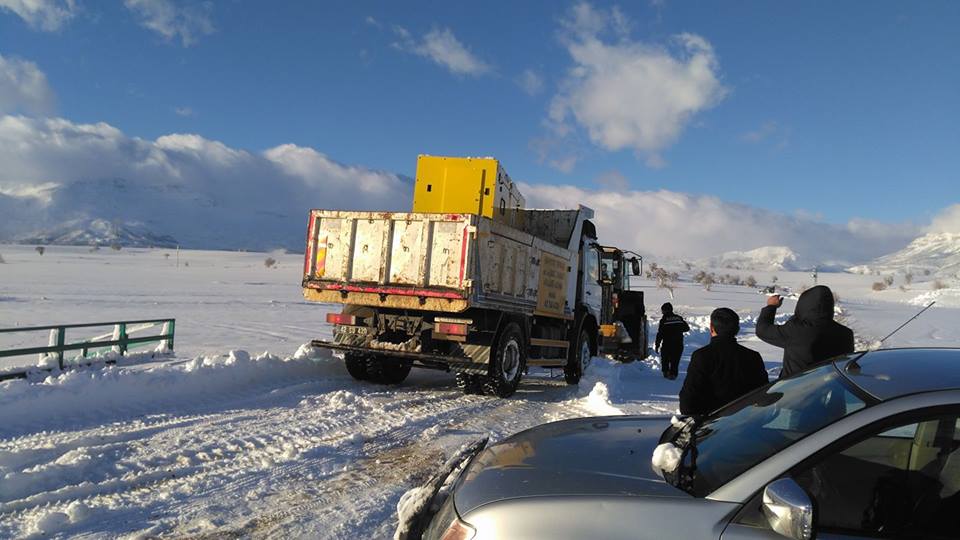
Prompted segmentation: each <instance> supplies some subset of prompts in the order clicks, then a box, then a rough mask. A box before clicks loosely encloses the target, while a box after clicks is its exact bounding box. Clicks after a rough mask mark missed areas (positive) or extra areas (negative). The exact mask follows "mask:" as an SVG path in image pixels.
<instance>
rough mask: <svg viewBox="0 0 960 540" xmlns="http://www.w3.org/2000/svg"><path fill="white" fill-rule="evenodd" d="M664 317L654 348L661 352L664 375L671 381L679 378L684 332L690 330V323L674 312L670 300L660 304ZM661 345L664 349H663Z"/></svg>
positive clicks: (658, 329)
mask: <svg viewBox="0 0 960 540" xmlns="http://www.w3.org/2000/svg"><path fill="white" fill-rule="evenodd" d="M660 312H661V313H663V317H661V318H660V326H658V327H657V340H656V343H655V345H654V349H655V350H656V351H657V352H658V353H660V369H661V371H663V376H664V377H665V378H667V379H670V380H671V381H672V380H673V379H676V378H677V370H678V369H680V355H682V354H683V333H684V332H689V331H690V325H688V324H687V321H685V320H683V317H681V316H679V315H676V314H675V313H674V312H673V304H671V303H670V302H667V303H665V304H664V305H662V306H660ZM661 346H662V349H663V350H661Z"/></svg>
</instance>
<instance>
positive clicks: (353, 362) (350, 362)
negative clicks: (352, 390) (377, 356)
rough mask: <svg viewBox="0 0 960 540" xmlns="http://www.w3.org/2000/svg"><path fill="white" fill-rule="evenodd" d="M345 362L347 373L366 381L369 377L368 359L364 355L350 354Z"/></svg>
mask: <svg viewBox="0 0 960 540" xmlns="http://www.w3.org/2000/svg"><path fill="white" fill-rule="evenodd" d="M343 362H344V363H345V364H346V365H347V373H349V374H350V376H351V377H353V378H354V379H356V380H358V381H365V380H367V379H368V378H369V374H368V373H367V360H366V358H364V357H362V356H356V355H353V354H348V355H347V356H346V358H344V359H343Z"/></svg>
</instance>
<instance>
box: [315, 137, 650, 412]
mask: <svg viewBox="0 0 960 540" xmlns="http://www.w3.org/2000/svg"><path fill="white" fill-rule="evenodd" d="M414 189H415V192H414V197H413V212H348V211H341V210H312V211H311V212H310V219H309V225H308V229H307V247H306V253H305V262H304V272H303V293H304V297H305V298H306V299H307V300H310V301H315V302H324V303H339V304H343V309H342V311H341V312H340V313H329V314H328V315H327V322H329V323H332V324H333V340H332V341H325V340H314V341H313V345H314V346H316V347H322V348H327V349H332V350H333V351H334V354H335V355H336V356H338V357H341V358H342V359H343V360H344V361H345V363H346V367H347V370H348V371H349V372H350V374H351V375H352V376H353V377H354V378H356V379H360V380H370V381H372V382H379V383H388V384H390V383H399V382H401V381H403V380H404V379H405V378H406V376H407V375H408V374H409V372H410V370H411V368H412V367H414V366H416V367H422V368H431V369H440V370H444V371H450V372H454V373H455V374H456V381H457V385H458V386H459V387H460V388H462V389H463V391H464V392H466V393H477V394H479V393H487V394H491V395H496V396H500V397H507V396H510V395H511V394H513V392H514V391H515V390H516V389H517V385H518V384H519V382H520V378H521V377H522V375H523V374H524V373H525V372H526V370H527V368H528V367H530V366H541V367H549V368H562V369H563V373H564V376H565V379H566V381H567V382H568V383H569V384H576V383H578V382H579V380H580V377H581V376H582V375H583V373H584V370H585V369H586V367H587V365H588V364H589V362H590V359H591V357H592V356H594V355H596V354H600V353H607V354H610V355H613V356H616V357H617V358H619V359H621V360H632V359H634V358H643V357H646V355H647V320H646V314H645V310H644V305H643V293H642V292H641V291H631V290H630V285H629V275H630V274H633V275H639V273H640V260H639V257H638V256H635V255H634V256H632V257H631V256H630V255H633V254H631V253H630V252H624V251H621V250H619V249H617V248H612V247H604V246H600V245H599V244H598V243H597V233H596V228H595V226H594V224H593V223H592V221H590V220H591V219H592V218H593V210H591V209H589V208H586V207H584V206H580V207H579V208H578V209H576V210H531V209H527V208H525V201H524V198H523V196H522V195H521V194H520V191H519V189H518V188H517V186H516V184H514V183H513V182H512V181H511V180H510V177H509V176H508V175H507V174H506V172H505V171H504V170H503V168H502V167H501V165H500V163H499V162H498V161H497V160H495V159H493V158H454V157H437V156H425V155H422V156H419V158H418V160H417V173H416V180H415V188H414Z"/></svg>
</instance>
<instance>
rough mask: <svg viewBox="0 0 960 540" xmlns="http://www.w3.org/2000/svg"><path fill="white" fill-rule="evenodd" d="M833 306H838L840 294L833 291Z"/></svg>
mask: <svg viewBox="0 0 960 540" xmlns="http://www.w3.org/2000/svg"><path fill="white" fill-rule="evenodd" d="M833 305H834V306H839V305H840V293H838V292H837V291H833Z"/></svg>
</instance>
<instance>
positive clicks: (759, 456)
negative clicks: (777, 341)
mask: <svg viewBox="0 0 960 540" xmlns="http://www.w3.org/2000/svg"><path fill="white" fill-rule="evenodd" d="M864 407H866V403H865V402H864V401H863V400H862V399H860V398H859V397H858V396H857V395H856V394H855V393H854V392H853V391H852V390H851V389H850V388H849V387H848V386H847V383H846V382H845V379H844V378H843V377H842V376H841V375H840V374H839V373H838V372H837V370H836V368H835V367H834V366H833V365H832V364H831V365H826V366H822V367H820V368H817V369H814V370H811V371H809V372H807V373H805V374H802V375H800V376H797V377H792V378H788V379H783V380H780V381H777V382H776V383H774V384H772V385H771V386H769V387H766V388H762V389H760V390H757V391H756V392H753V393H751V394H748V395H747V396H745V397H743V398H741V399H740V400H738V401H735V402H733V403H731V404H730V405H727V406H726V407H724V408H722V409H720V410H719V411H717V412H716V413H714V416H712V417H710V418H708V419H707V420H706V421H705V422H704V423H703V424H702V425H701V426H700V427H699V428H698V429H697V432H696V447H697V456H696V458H697V459H696V470H695V474H694V477H693V484H692V489H691V493H692V494H693V495H696V496H698V497H702V496H706V495H707V494H709V493H711V492H712V491H713V490H715V489H717V488H719V487H720V486H722V485H723V484H725V483H727V482H728V481H730V480H731V479H732V478H734V477H736V476H738V475H740V474H741V473H743V472H744V471H746V470H747V469H749V468H751V467H753V466H754V465H756V464H758V463H760V462H761V461H763V460H764V459H766V458H768V457H770V456H772V455H774V454H776V453H777V452H779V451H781V450H783V449H784V448H786V447H787V446H790V445H791V444H793V443H794V442H796V441H797V440H799V439H801V438H803V437H805V436H807V435H809V434H811V433H813V432H815V431H817V430H819V429H821V428H823V427H824V426H826V425H828V424H831V423H833V422H835V421H837V420H838V419H840V418H842V417H844V416H846V415H848V414H852V413H854V412H856V411H858V410H860V409H862V408H864Z"/></svg>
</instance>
